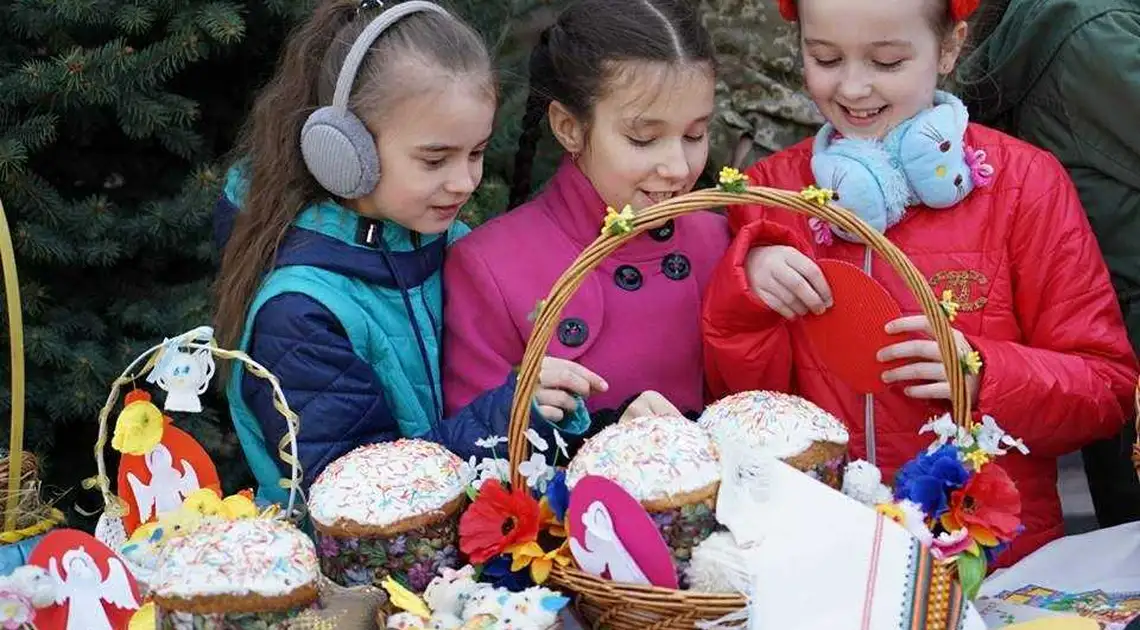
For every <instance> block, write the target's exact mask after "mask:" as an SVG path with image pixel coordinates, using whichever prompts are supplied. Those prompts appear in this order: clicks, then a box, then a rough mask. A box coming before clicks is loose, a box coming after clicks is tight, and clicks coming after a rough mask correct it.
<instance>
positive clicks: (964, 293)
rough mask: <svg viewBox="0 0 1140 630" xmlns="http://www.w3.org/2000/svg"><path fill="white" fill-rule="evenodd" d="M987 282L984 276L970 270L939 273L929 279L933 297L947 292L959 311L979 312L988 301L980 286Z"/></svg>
mask: <svg viewBox="0 0 1140 630" xmlns="http://www.w3.org/2000/svg"><path fill="white" fill-rule="evenodd" d="M989 282H990V281H989V278H987V277H986V276H985V274H983V273H982V272H980V271H974V270H972V269H968V270H954V271H939V272H938V273H936V274H934V275H933V276H931V277H930V288H931V289H933V290H934V295H942V292H943V291H946V290H949V291H950V292H951V294H952V295H953V296H954V301H955V302H957V303H958V310H959V311H966V312H970V311H980V310H981V309H982V307H983V306H985V305H986V302H988V301H989V300H988V299H987V298H986V296H985V295H984V294H985V289H984V288H982V285H986V284H989Z"/></svg>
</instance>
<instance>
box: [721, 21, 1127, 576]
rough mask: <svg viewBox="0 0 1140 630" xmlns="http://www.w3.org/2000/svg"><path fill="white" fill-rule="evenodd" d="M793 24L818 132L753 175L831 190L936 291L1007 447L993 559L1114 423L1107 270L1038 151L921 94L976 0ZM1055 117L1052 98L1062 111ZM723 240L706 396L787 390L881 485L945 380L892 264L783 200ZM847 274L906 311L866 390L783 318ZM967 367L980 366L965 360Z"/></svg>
mask: <svg viewBox="0 0 1140 630" xmlns="http://www.w3.org/2000/svg"><path fill="white" fill-rule="evenodd" d="M780 2H781V12H782V13H783V15H784V16H785V17H786V18H788V19H792V20H798V21H799V24H800V29H801V30H800V36H801V46H802V56H803V63H804V79H805V85H806V86H807V90H808V92H809V93H810V95H811V97H812V100H813V101H814V102H815V103H816V105H817V106H818V107H819V109H820V111H821V112H822V113H823V115H824V116H825V117H826V118H827V120H828V124H827V125H826V126H825V127H824V128H823V129H821V130H820V132H819V134H818V135H817V136H816V137H815V138H814V139H811V140H806V141H804V142H802V143H800V144H798V145H795V146H793V147H790V148H788V149H786V150H784V151H782V152H780V153H778V154H776V155H773V156H771V157H769V158H767V159H765V160H763V161H761V162H760V163H758V164H756V165H755V166H753V167H752V168H751V169H750V170H749V171H748V172H747V175H748V176H749V178H750V183H751V184H754V185H759V186H771V187H775V188H783V189H789V190H801V189H803V188H805V187H806V186H809V185H816V186H818V187H820V188H828V189H831V190H833V191H834V192H835V194H836V196H837V203H838V204H840V205H842V206H844V207H846V208H847V209H849V210H851V211H853V212H855V213H856V214H858V215H859V216H860V217H861V218H862V219H864V220H865V221H867V222H868V223H870V224H871V225H872V226H874V227H875V228H877V229H879V230H880V231H883V232H885V234H886V235H887V237H888V238H890V240H891V242H893V243H894V244H895V245H896V246H898V247H899V248H900V249H902V250H903V251H904V252H905V253H906V254H907V256H908V257H909V258H910V260H911V261H912V262H913V263H914V264H915V265H916V266H917V267H918V269H919V270H920V271H922V272H923V274H924V275H925V276H926V278H927V279H928V281H929V283H930V285H931V287H932V289H933V290H934V291H935V294H936V295H943V292H945V291H949V292H950V294H951V295H952V296H953V300H954V302H956V303H957V304H958V306H959V308H958V312H957V316H956V318H955V319H954V322H953V325H954V327H955V332H954V336H955V339H956V341H957V346H958V351H959V352H960V354H961V356H962V357H963V358H966V357H969V358H970V359H972V360H970V361H967V364H969V365H972V366H974V368H976V369H972V370H971V371H972V372H974V373H973V374H971V375H970V377H969V378H968V387H969V389H970V394H971V396H970V398H971V400H973V401H974V411H975V412H976V413H979V414H987V415H990V416H993V417H994V418H995V419H996V421H997V422H998V423H999V424H1000V425H1001V426H1002V428H1004V429H1005V430H1006V431H1008V432H1009V433H1010V434H1012V435H1014V436H1016V437H1020V438H1022V439H1023V440H1024V442H1025V444H1026V445H1027V446H1028V447H1029V449H1030V453H1029V455H1022V454H1019V453H1011V454H1009V455H1007V456H1006V457H1003V459H1002V466H1003V467H1004V468H1005V469H1006V470H1007V472H1008V473H1009V474H1010V476H1011V477H1012V478H1013V479H1014V481H1015V482H1016V484H1017V486H1018V488H1019V490H1020V492H1021V497H1022V522H1023V524H1024V527H1025V531H1024V532H1023V533H1022V535H1021V536H1020V537H1019V538H1017V539H1016V540H1015V541H1014V543H1013V545H1012V546H1011V548H1010V549H1009V550H1008V551H1007V552H1006V554H1005V555H1004V557H1003V558H1001V559H1000V561H999V564H1008V563H1010V562H1013V561H1015V560H1016V559H1018V558H1020V557H1022V556H1024V555H1025V554H1027V553H1029V552H1031V551H1033V550H1034V549H1036V548H1038V547H1040V546H1041V545H1042V544H1044V543H1046V542H1048V541H1049V540H1051V539H1053V538H1056V537H1058V536H1060V535H1062V534H1063V533H1064V532H1063V529H1064V527H1063V522H1062V518H1061V503H1060V498H1059V497H1058V494H1057V487H1056V486H1057V457H1058V456H1060V455H1063V454H1065V453H1068V452H1071V451H1074V450H1076V449H1078V448H1080V447H1081V446H1082V445H1084V444H1087V443H1089V442H1092V441H1093V440H1096V439H1100V438H1105V437H1109V436H1111V435H1114V434H1115V433H1116V432H1118V431H1119V430H1120V427H1121V425H1122V423H1123V421H1124V419H1125V417H1126V409H1127V408H1128V405H1129V400H1130V399H1131V396H1132V391H1133V387H1134V385H1135V383H1136V376H1137V364H1136V358H1135V356H1134V355H1133V353H1132V350H1131V347H1130V345H1129V343H1128V338H1127V336H1126V333H1125V330H1124V326H1123V323H1122V318H1121V314H1120V310H1119V306H1118V305H1117V302H1116V298H1115V297H1114V294H1113V290H1112V286H1111V285H1110V284H1109V276H1108V272H1107V270H1106V268H1105V264H1104V261H1103V259H1102V258H1101V255H1100V252H1099V250H1098V248H1097V244H1096V241H1095V240H1094V238H1093V234H1092V232H1091V230H1090V228H1089V225H1088V222H1087V219H1086V218H1085V213H1084V212H1083V211H1082V209H1081V206H1080V202H1079V201H1078V200H1077V196H1076V193H1075V190H1074V187H1073V184H1072V182H1071V181H1070V179H1069V177H1068V175H1067V174H1066V173H1065V171H1064V170H1063V169H1062V167H1061V166H1060V164H1059V163H1058V162H1057V161H1056V160H1055V159H1054V158H1053V156H1052V155H1050V154H1048V153H1046V152H1044V151H1041V150H1038V149H1036V148H1034V147H1032V146H1030V145H1029V144H1026V143H1024V142H1021V141H1019V140H1016V139H1014V138H1012V137H1010V136H1006V135H1004V134H1002V133H999V132H997V131H994V130H991V129H987V128H985V127H981V126H979V125H974V124H968V123H967V115H966V111H965V108H964V107H963V106H962V104H961V102H960V101H959V100H958V99H956V98H955V97H953V96H952V95H950V94H947V93H944V92H940V91H938V90H937V89H936V84H937V82H938V80H939V78H940V77H942V76H945V75H946V74H948V73H949V72H950V71H951V70H952V69H953V67H954V64H955V62H956V60H957V58H958V54H959V52H960V50H961V47H962V42H963V41H964V39H965V36H966V23H965V19H966V18H967V17H968V15H969V13H970V12H971V11H972V10H973V9H974V8H975V7H976V5H977V0H973V1H969V0H950V1H949V2H948V1H947V0H899V1H897V2H880V1H879V0H799V1H798V2H794V1H793V0H780ZM1058 106H1060V105H1058ZM729 221H730V225H731V226H732V229H733V232H734V234H735V239H734V242H733V246H732V247H731V249H730V250H729V252H728V254H727V255H726V256H725V258H724V259H723V260H722V261H721V264H720V267H719V268H718V270H717V271H716V273H715V274H714V277H713V280H712V281H711V283H710V286H709V289H708V292H707V294H706V301H705V305H704V315H703V317H704V335H705V342H706V365H705V369H706V374H707V379H708V385H709V388H710V392H711V394H712V395H713V396H714V397H720V396H723V395H725V394H728V393H731V392H736V391H742V390H749V389H769V390H780V391H794V392H796V393H798V394H800V395H802V396H804V397H805V398H808V399H810V400H812V401H814V402H815V403H817V404H819V405H821V406H822V407H824V408H825V409H827V410H829V411H831V412H832V413H834V414H836V415H837V416H838V417H840V418H843V419H844V421H845V422H847V423H848V425H849V426H848V428H849V429H850V431H851V438H852V439H851V455H852V457H858V458H863V459H867V460H869V461H871V462H873V463H876V464H878V466H879V467H880V468H881V469H882V470H883V473H884V477H885V478H887V479H891V478H893V475H894V473H895V471H896V470H897V469H898V467H899V466H900V465H902V464H903V463H904V462H906V461H907V460H908V459H910V458H911V457H913V456H914V455H915V454H917V453H918V452H919V451H920V450H921V449H923V448H925V447H926V446H928V445H929V444H930V442H931V438H930V436H929V435H919V429H920V427H921V426H922V425H923V424H924V423H925V422H926V421H927V420H928V419H929V418H930V417H931V416H935V415H939V414H942V413H945V412H946V411H947V410H948V409H949V406H948V399H949V397H950V388H949V385H948V384H947V382H946V373H945V371H944V369H943V366H942V364H941V359H940V356H939V353H938V348H937V346H936V344H935V342H934V341H933V340H931V339H932V338H931V337H930V326H929V324H928V322H927V321H926V318H925V316H923V315H921V310H920V308H919V307H918V304H917V301H916V300H915V299H914V297H913V296H912V294H911V293H910V292H909V290H908V289H907V287H906V285H905V284H904V283H903V281H902V280H901V278H900V277H899V276H898V275H897V273H896V272H895V271H894V270H893V269H892V268H891V267H890V266H889V265H888V264H887V263H885V262H884V261H882V260H881V259H877V258H875V257H874V256H873V255H872V251H871V250H870V248H868V247H866V246H865V245H863V244H861V243H860V242H858V241H857V240H856V239H855V238H853V237H851V236H850V235H848V234H845V233H843V232H842V231H840V230H837V229H835V228H833V227H831V226H829V225H827V224H822V223H821V222H819V221H815V220H809V218H807V217H804V216H801V215H798V214H794V213H792V212H789V211H785V210H782V209H779V208H771V207H759V206H747V207H734V208H730V210H729ZM821 258H830V259H838V260H842V261H846V262H849V263H852V264H855V265H858V266H860V267H862V268H863V270H864V271H866V272H867V273H868V274H870V275H871V276H873V277H874V278H875V279H876V280H878V281H879V282H881V283H882V284H883V285H884V286H885V287H886V288H887V290H888V291H889V292H890V293H891V294H892V295H893V296H894V298H895V299H896V300H898V302H899V304H900V306H901V307H902V310H903V312H904V313H908V314H909V315H907V316H904V317H902V318H901V319H898V320H896V321H893V322H891V323H890V324H888V326H887V332H888V333H889V334H892V335H896V334H897V335H899V342H898V343H894V344H889V345H887V346H886V347H884V348H882V350H881V351H880V352H879V357H878V358H879V359H880V360H881V361H884V362H886V361H894V360H900V359H901V360H903V361H904V364H903V365H902V366H901V367H896V368H894V369H889V370H884V372H883V373H882V379H883V381H885V382H886V383H887V385H888V387H887V389H886V391H885V392H884V393H882V394H879V395H875V396H870V395H866V396H865V395H862V394H859V393H858V392H856V391H855V390H854V389H852V388H851V387H849V386H847V385H846V384H845V383H844V382H842V381H840V380H839V379H838V378H837V377H836V376H834V375H833V374H832V373H830V371H829V370H828V366H827V365H825V364H823V363H821V362H820V360H819V359H818V358H817V357H816V355H815V354H814V353H813V352H812V350H811V347H810V345H809V344H808V343H807V340H806V338H805V337H804V336H803V333H802V331H801V329H800V327H799V326H797V323H796V321H797V319H799V318H801V317H804V316H810V314H811V313H820V312H822V311H823V310H825V309H827V308H829V307H830V306H831V305H832V301H831V294H830V289H829V287H828V286H827V282H826V281H825V279H824V277H823V274H822V273H821V271H820V269H819V267H818V266H817V265H816V263H815V262H814V261H815V260H817V259H821ZM977 359H980V366H979V365H978V361H977Z"/></svg>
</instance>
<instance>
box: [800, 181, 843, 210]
mask: <svg viewBox="0 0 1140 630" xmlns="http://www.w3.org/2000/svg"><path fill="white" fill-rule="evenodd" d="M800 196H801V197H803V198H804V199H806V200H808V201H810V202H812V203H814V204H815V205H817V206H826V205H827V204H828V202H830V201H831V200H832V199H835V191H834V190H832V189H830V188H816V187H815V186H814V185H813V186H808V187H807V188H805V189H803V190H801V191H800Z"/></svg>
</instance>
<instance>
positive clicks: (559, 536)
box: [459, 429, 572, 592]
mask: <svg viewBox="0 0 1140 630" xmlns="http://www.w3.org/2000/svg"><path fill="white" fill-rule="evenodd" d="M526 435H527V440H528V441H529V442H530V444H531V446H532V447H534V453H533V454H532V455H531V456H530V459H529V460H527V461H525V462H523V463H522V464H520V465H519V472H520V473H521V474H522V476H523V477H524V478H525V479H526V487H525V488H512V487H510V481H509V479H510V466H509V464H508V461H507V460H506V459H505V458H500V457H499V456H498V453H496V451H495V449H496V447H497V446H498V445H500V444H505V443H506V442H507V439H506V438H505V437H498V436H492V437H489V438H486V439H484V440H480V441H478V442H477V444H478V445H479V446H481V447H483V448H487V449H490V450H491V453H492V455H493V456H492V457H488V458H484V459H483V460H482V461H479V462H478V463H477V462H476V461H475V458H474V457H472V458H471V460H470V461H469V462H468V464H467V467H468V471H467V475H468V479H469V480H470V481H469V485H468V490H467V492H468V496H469V497H470V498H471V505H470V506H469V507H468V508H467V510H466V511H465V512H464V513H463V516H462V517H460V520H459V550H460V551H461V552H463V554H464V555H466V556H467V558H468V560H469V561H470V562H471V563H472V564H473V565H474V566H475V568H476V569H477V571H478V572H479V576H480V579H482V580H484V581H487V582H491V583H492V584H494V585H495V586H496V587H505V588H507V589H508V590H511V591H515V592H518V591H522V590H525V589H527V588H529V587H531V586H533V585H536V584H538V585H540V584H543V583H544V582H546V579H547V577H549V576H550V572H551V570H552V569H553V568H554V565H555V563H557V564H558V565H559V566H567V565H569V564H570V563H571V561H572V556H571V554H570V547H569V543H568V538H567V532H566V527H565V520H566V510H567V508H568V507H569V503H570V492H569V490H568V489H567V488H566V471H565V470H564V469H559V468H557V465H558V461H559V456H561V457H563V458H565V459H566V460H569V454H568V453H567V450H566V442H565V441H564V440H563V438H562V436H561V434H559V433H558V431H557V430H556V431H554V440H555V446H556V451H555V452H554V454H553V465H548V464H547V463H546V462H547V458H546V453H547V452H548V451H549V450H550V445H549V443H548V442H547V440H546V439H544V438H543V437H542V436H540V435H539V434H538V432H537V431H535V430H534V429H528V430H527V433H526Z"/></svg>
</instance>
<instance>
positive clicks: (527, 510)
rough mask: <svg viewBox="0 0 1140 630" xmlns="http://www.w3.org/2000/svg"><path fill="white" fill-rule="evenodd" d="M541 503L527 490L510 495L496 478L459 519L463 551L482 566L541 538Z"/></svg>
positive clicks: (483, 487)
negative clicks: (510, 549) (539, 527)
mask: <svg viewBox="0 0 1140 630" xmlns="http://www.w3.org/2000/svg"><path fill="white" fill-rule="evenodd" d="M538 521H539V507H538V501H535V500H534V497H532V496H530V494H529V493H527V491H526V490H525V489H515V490H513V491H510V492H508V491H507V489H506V488H504V487H503V485H502V484H501V483H499V480H497V479H492V480H490V481H488V482H486V483H484V484H483V486H482V487H481V488H480V489H479V496H477V497H475V501H473V502H472V503H471V507H469V508H467V511H466V512H464V513H463V516H462V517H460V519H459V549H460V551H462V552H463V553H464V554H466V555H467V557H468V558H470V559H471V562H474V563H475V564H482V563H484V562H486V561H487V560H490V559H491V558H494V557H495V556H497V555H499V554H501V553H503V552H504V551H506V550H507V549H508V548H509V547H514V546H515V545H520V544H523V543H527V542H530V541H533V540H535V539H536V538H538Z"/></svg>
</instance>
